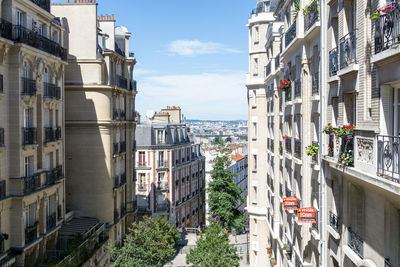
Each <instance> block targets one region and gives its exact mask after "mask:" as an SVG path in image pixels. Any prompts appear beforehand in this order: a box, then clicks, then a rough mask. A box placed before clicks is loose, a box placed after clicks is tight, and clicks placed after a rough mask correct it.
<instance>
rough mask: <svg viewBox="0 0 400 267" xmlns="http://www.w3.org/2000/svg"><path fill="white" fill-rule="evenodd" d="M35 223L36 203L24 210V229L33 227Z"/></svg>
mask: <svg viewBox="0 0 400 267" xmlns="http://www.w3.org/2000/svg"><path fill="white" fill-rule="evenodd" d="M35 222H36V203H33V204H31V205H29V206H28V207H26V210H25V228H28V227H29V226H32V225H34V224H35Z"/></svg>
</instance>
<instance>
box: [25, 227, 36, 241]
mask: <svg viewBox="0 0 400 267" xmlns="http://www.w3.org/2000/svg"><path fill="white" fill-rule="evenodd" d="M37 229H38V226H37V222H35V223H34V224H33V225H31V226H28V227H27V228H25V244H29V243H32V242H33V241H35V240H36V239H37Z"/></svg>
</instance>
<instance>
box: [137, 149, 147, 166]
mask: <svg viewBox="0 0 400 267" xmlns="http://www.w3.org/2000/svg"><path fill="white" fill-rule="evenodd" d="M139 166H146V152H144V151H139Z"/></svg>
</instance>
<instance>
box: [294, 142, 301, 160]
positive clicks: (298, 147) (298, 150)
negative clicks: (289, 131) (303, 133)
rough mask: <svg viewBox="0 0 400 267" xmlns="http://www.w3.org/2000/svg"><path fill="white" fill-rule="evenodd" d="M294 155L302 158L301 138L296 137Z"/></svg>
mask: <svg viewBox="0 0 400 267" xmlns="http://www.w3.org/2000/svg"><path fill="white" fill-rule="evenodd" d="M294 156H295V157H296V158H298V159H301V140H300V139H294Z"/></svg>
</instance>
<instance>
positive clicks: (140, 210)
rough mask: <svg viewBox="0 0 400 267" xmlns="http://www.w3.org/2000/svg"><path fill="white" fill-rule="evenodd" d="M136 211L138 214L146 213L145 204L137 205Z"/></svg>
mask: <svg viewBox="0 0 400 267" xmlns="http://www.w3.org/2000/svg"><path fill="white" fill-rule="evenodd" d="M137 210H138V211H139V212H147V211H148V208H147V204H138V206H137Z"/></svg>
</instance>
